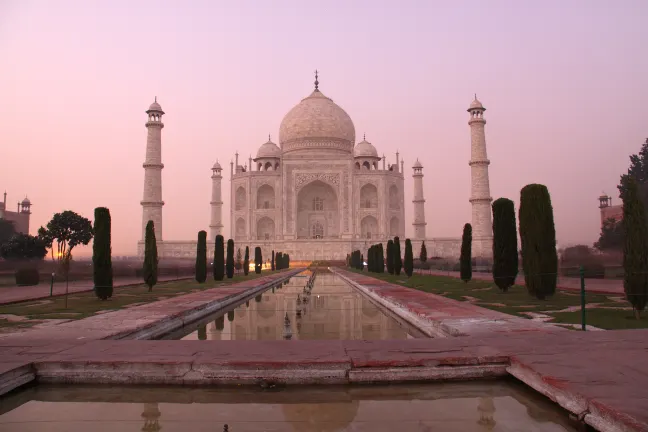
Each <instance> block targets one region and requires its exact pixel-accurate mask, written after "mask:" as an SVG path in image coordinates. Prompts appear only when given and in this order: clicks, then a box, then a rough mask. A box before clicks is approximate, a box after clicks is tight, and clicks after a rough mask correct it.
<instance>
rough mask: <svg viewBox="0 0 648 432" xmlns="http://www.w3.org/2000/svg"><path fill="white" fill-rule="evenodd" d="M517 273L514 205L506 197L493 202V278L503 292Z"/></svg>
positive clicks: (513, 280)
mask: <svg viewBox="0 0 648 432" xmlns="http://www.w3.org/2000/svg"><path fill="white" fill-rule="evenodd" d="M517 274H518V247H517V229H516V224H515V205H514V204H513V201H511V200H510V199H507V198H499V199H497V200H495V201H494V202H493V280H494V282H495V285H497V286H498V287H499V288H500V289H501V290H502V291H503V292H506V291H508V289H509V287H511V286H513V284H515V278H516V277H517Z"/></svg>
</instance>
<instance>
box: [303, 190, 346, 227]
mask: <svg viewBox="0 0 648 432" xmlns="http://www.w3.org/2000/svg"><path fill="white" fill-rule="evenodd" d="M316 222H317V223H319V224H320V225H321V226H322V230H323V235H322V237H320V238H326V237H338V236H339V232H340V212H339V208H338V197H337V193H336V191H335V189H334V188H333V187H332V186H331V185H329V184H327V183H324V182H322V181H321V180H315V181H313V182H311V183H309V184H307V185H306V186H304V187H302V188H301V190H300V191H299V193H298V194H297V237H298V238H313V228H314V226H315V223H316Z"/></svg>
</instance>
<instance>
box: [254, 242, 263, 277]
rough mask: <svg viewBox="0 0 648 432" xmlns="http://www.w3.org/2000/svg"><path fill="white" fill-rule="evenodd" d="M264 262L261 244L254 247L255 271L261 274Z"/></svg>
mask: <svg viewBox="0 0 648 432" xmlns="http://www.w3.org/2000/svg"><path fill="white" fill-rule="evenodd" d="M262 263H263V256H262V255H261V248H260V247H259V246H257V247H255V248H254V272H255V273H256V274H261V265H262Z"/></svg>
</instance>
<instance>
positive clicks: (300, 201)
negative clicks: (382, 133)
mask: <svg viewBox="0 0 648 432" xmlns="http://www.w3.org/2000/svg"><path fill="white" fill-rule="evenodd" d="M468 111H469V112H470V113H471V118H470V122H469V124H470V125H471V130H472V133H471V141H472V153H473V158H472V159H471V163H470V165H471V169H472V177H473V193H472V195H471V197H470V200H471V202H472V203H473V230H474V233H473V237H474V238H475V243H474V244H473V251H475V252H476V253H474V255H475V256H479V255H482V256H487V255H488V254H489V253H490V248H491V246H490V245H491V242H492V234H490V231H489V230H490V227H489V224H490V201H491V198H490V192H489V185H488V160H487V159H486V148H485V147H486V143H485V139H484V137H483V133H484V129H483V124H485V120H483V117H482V114H483V111H484V108H483V106H481V103H479V102H478V101H477V99H476V98H475V101H473V103H472V104H471V108H470V109H469V110H468ZM146 112H147V114H148V122H147V123H146V127H147V128H148V139H147V150H146V160H145V163H144V165H143V166H144V169H145V180H144V198H143V200H142V202H141V204H142V212H143V214H142V238H141V240H140V242H139V243H138V254H139V255H143V239H144V232H145V227H146V223H147V222H148V221H149V220H153V221H154V223H155V231H156V238H157V240H158V253H159V255H160V257H162V258H193V257H195V254H196V240H195V239H194V240H188V241H167V240H164V239H163V237H162V234H163V233H162V206H163V205H164V202H163V201H162V178H161V173H162V169H163V167H164V165H163V164H162V160H161V131H162V128H163V127H164V124H163V123H162V121H161V120H162V116H163V115H164V111H162V107H161V106H160V105H159V104H158V103H157V98H156V101H155V102H154V103H153V104H152V105H151V106H150V107H149V109H148V110H147V111H146ZM476 120H477V121H476ZM482 147H483V149H482ZM475 158H477V159H475ZM411 168H412V170H413V172H412V175H413V178H414V191H413V192H414V193H413V202H412V207H413V217H412V218H411V221H410V223H412V225H413V228H414V229H413V235H412V236H411V240H412V243H413V249H414V254H415V255H418V251H419V249H420V245H421V243H422V241H423V240H425V243H426V247H427V250H428V256H429V257H433V256H439V257H456V256H458V255H459V248H460V239H459V238H427V237H426V220H425V199H424V194H423V166H422V165H421V163H420V162H419V161H418V160H416V161H415V163H414V164H413V166H412V167H411ZM404 175H405V162H404V161H403V160H402V159H400V155H399V153H396V155H395V160H392V161H387V159H386V158H385V156H384V155H382V156H380V155H379V153H378V151H377V149H376V148H375V147H374V145H373V144H371V143H370V142H369V141H367V140H366V139H365V137H364V136H363V138H362V140H360V141H359V142H357V143H356V130H355V127H354V125H353V121H352V120H351V117H350V116H349V115H348V114H347V113H346V111H344V109H342V108H341V107H340V106H338V105H337V104H336V103H335V102H333V100H332V99H330V98H329V97H327V96H325V95H324V94H323V93H322V92H321V91H320V90H319V82H318V77H317V75H316V76H315V88H314V90H313V91H312V92H311V93H310V94H309V95H308V96H306V97H305V98H304V99H302V100H301V101H300V102H299V103H298V104H297V105H295V106H294V107H293V108H292V109H291V110H290V111H288V113H287V114H286V115H285V117H284V118H283V121H282V122H281V125H280V127H279V139H278V144H276V143H274V142H273V141H272V140H271V139H270V137H268V141H267V142H265V143H263V144H261V146H260V147H259V149H258V151H257V154H256V157H254V158H252V157H250V158H249V159H248V160H247V161H241V160H239V155H238V153H236V154H235V157H234V159H233V160H232V162H230V170H229V180H230V182H229V185H230V190H231V193H230V202H229V203H228V209H229V212H230V218H229V220H230V226H229V227H228V229H227V230H224V229H223V228H224V226H223V224H222V210H223V201H222V195H221V183H222V177H223V176H222V167H221V165H220V164H219V163H218V162H216V163H215V164H214V166H213V167H212V176H211V179H212V197H211V202H210V204H211V222H210V225H209V230H208V231H207V232H208V237H207V238H208V248H207V250H208V253H209V254H210V255H213V244H214V239H215V237H216V235H218V234H221V235H223V236H224V237H225V240H227V239H228V238H233V239H234V241H235V247H236V248H239V247H240V248H241V249H242V250H243V249H244V248H245V246H249V247H250V250H251V254H252V251H253V249H254V247H256V246H261V248H262V251H263V256H264V258H267V257H269V256H270V254H271V251H272V250H275V251H281V252H284V253H288V254H290V256H291V260H318V259H322V260H344V259H345V257H346V255H347V254H348V253H350V252H351V251H352V250H354V249H360V250H362V251H363V252H364V253H366V250H367V249H368V248H369V246H371V245H372V244H375V243H378V242H382V243H386V242H387V240H388V239H390V238H393V237H395V236H399V237H400V238H401V241H402V242H404V240H405V237H406V236H405V226H406V212H405V207H406V204H405V199H404V193H403V192H404ZM484 182H485V184H484ZM484 212H486V213H487V214H484ZM475 223H476V225H475ZM486 228H488V229H486ZM200 229H201V227H196V232H197V231H198V230H200ZM480 230H481V231H484V232H481V231H480ZM209 245H211V247H210V246H209ZM401 248H404V246H403V245H401Z"/></svg>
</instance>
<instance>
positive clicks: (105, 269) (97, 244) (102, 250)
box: [92, 207, 113, 300]
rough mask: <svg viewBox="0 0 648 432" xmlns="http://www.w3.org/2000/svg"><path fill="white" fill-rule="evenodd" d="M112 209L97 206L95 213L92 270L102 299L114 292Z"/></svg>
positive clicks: (97, 292) (96, 293)
mask: <svg viewBox="0 0 648 432" xmlns="http://www.w3.org/2000/svg"><path fill="white" fill-rule="evenodd" d="M111 229H112V228H111V219H110V210H108V209H107V208H105V207H97V208H96V209H95V214H94V242H93V243H92V272H93V278H94V292H95V295H96V296H97V297H98V298H100V299H101V300H107V299H109V298H110V297H112V294H113V270H112V256H111V253H112V248H111Z"/></svg>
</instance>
